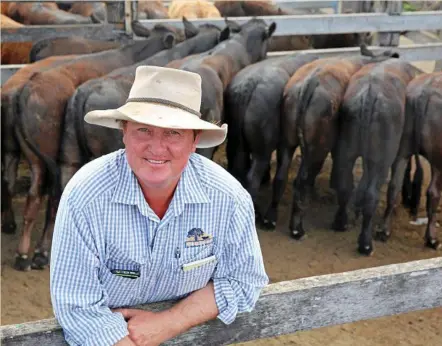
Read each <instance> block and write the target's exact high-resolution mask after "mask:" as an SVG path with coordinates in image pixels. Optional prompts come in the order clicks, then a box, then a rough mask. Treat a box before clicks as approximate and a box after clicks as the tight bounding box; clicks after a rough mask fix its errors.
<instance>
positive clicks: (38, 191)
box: [15, 162, 44, 271]
mask: <svg viewBox="0 0 442 346" xmlns="http://www.w3.org/2000/svg"><path fill="white" fill-rule="evenodd" d="M31 170H32V180H31V187H30V189H29V191H28V198H27V200H26V206H25V210H24V215H23V226H22V231H21V235H20V240H19V244H18V248H17V254H16V260H15V268H16V269H17V270H21V271H28V270H30V269H31V261H30V259H29V257H28V253H29V248H30V245H31V234H32V229H33V228H34V226H35V221H36V219H37V214H38V211H39V209H40V205H41V202H42V199H43V193H42V187H43V182H44V166H43V164H42V163H41V162H34V163H31Z"/></svg>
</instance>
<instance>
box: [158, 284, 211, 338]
mask: <svg viewBox="0 0 442 346" xmlns="http://www.w3.org/2000/svg"><path fill="white" fill-rule="evenodd" d="M163 313H165V314H168V315H169V317H170V318H169V319H168V321H170V322H169V323H171V324H170V328H171V332H172V333H173V334H174V335H173V336H172V337H174V336H176V335H179V334H182V333H184V332H186V331H187V330H189V329H190V328H192V327H195V326H197V325H200V324H203V323H205V322H207V321H210V320H213V319H215V318H216V317H217V316H218V313H219V312H218V307H217V305H216V301H215V290H214V287H213V282H212V281H210V282H209V284H208V285H207V286H206V287H204V288H202V289H200V290H198V291H195V292H193V293H192V294H190V295H189V296H188V297H186V298H185V299H183V300H181V301H180V302H178V303H177V304H175V305H174V306H173V307H172V308H170V309H168V310H166V311H163Z"/></svg>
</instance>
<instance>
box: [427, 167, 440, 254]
mask: <svg viewBox="0 0 442 346" xmlns="http://www.w3.org/2000/svg"><path fill="white" fill-rule="evenodd" d="M441 191H442V172H441V171H440V170H439V169H437V168H435V167H431V182H430V186H429V187H428V190H427V215H428V224H427V230H426V232H425V244H426V246H428V247H430V248H432V249H435V250H436V249H438V248H439V247H440V243H439V240H437V237H436V210H437V207H438V205H439V201H440V195H441Z"/></svg>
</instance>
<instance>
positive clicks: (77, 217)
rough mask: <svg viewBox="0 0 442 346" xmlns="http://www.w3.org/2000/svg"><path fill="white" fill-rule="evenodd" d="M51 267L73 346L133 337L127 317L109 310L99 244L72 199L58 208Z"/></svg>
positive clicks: (55, 298)
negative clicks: (103, 285) (128, 336)
mask: <svg viewBox="0 0 442 346" xmlns="http://www.w3.org/2000/svg"><path fill="white" fill-rule="evenodd" d="M50 268H51V271H50V273H51V278H50V292H51V300H52V306H53V309H54V313H55V317H56V319H57V321H58V322H59V324H60V325H61V327H62V328H63V332H64V336H65V339H66V341H67V342H68V343H69V344H70V345H103V346H105V345H114V344H116V343H117V342H118V341H119V340H122V339H123V338H124V337H125V336H127V335H129V333H128V330H127V323H126V321H125V320H124V318H123V316H122V315H121V314H120V313H113V312H112V311H111V310H110V309H109V308H108V307H107V299H108V297H107V294H106V292H105V290H104V289H103V287H102V285H101V283H100V280H99V278H98V269H99V259H98V256H97V249H96V245H95V241H94V239H93V237H92V234H91V230H90V227H89V224H88V222H87V220H86V218H85V217H84V215H83V214H82V213H81V211H79V210H77V209H76V208H75V207H74V206H73V205H71V204H70V202H69V198H68V196H64V198H62V200H61V202H60V206H59V208H58V212H57V219H56V223H55V228H54V235H53V240H52V250H51V267H50Z"/></svg>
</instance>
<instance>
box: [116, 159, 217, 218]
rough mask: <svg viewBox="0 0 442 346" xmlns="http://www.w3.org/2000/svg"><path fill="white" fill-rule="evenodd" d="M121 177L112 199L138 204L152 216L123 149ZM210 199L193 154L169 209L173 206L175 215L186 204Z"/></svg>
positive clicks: (179, 212)
mask: <svg viewBox="0 0 442 346" xmlns="http://www.w3.org/2000/svg"><path fill="white" fill-rule="evenodd" d="M119 166H120V169H119V178H118V182H117V184H116V187H115V190H114V194H113V197H112V201H113V202H115V203H122V204H128V205H138V207H139V209H140V211H141V213H142V214H143V215H146V216H151V215H150V213H153V212H152V210H151V208H150V207H149V206H148V204H147V202H146V200H145V199H144V196H143V192H142V190H141V187H140V185H139V183H138V180H137V178H136V176H135V174H134V172H133V171H132V169H131V168H130V166H129V163H128V162H127V157H126V152H125V151H123V154H122V155H121V160H120V164H119ZM209 202H210V199H209V197H208V196H207V192H206V191H205V189H204V185H203V184H202V181H201V179H200V176H199V173H198V172H197V171H196V168H195V166H194V163H193V159H192V156H191V158H190V159H189V161H188V163H187V165H186V167H185V168H184V170H183V173H182V174H181V178H180V180H179V182H178V185H177V188H176V190H175V193H174V196H173V198H172V201H171V203H170V206H169V209H170V208H172V210H173V212H174V214H175V216H178V215H179V214H181V213H182V211H183V210H184V206H185V204H193V203H209Z"/></svg>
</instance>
